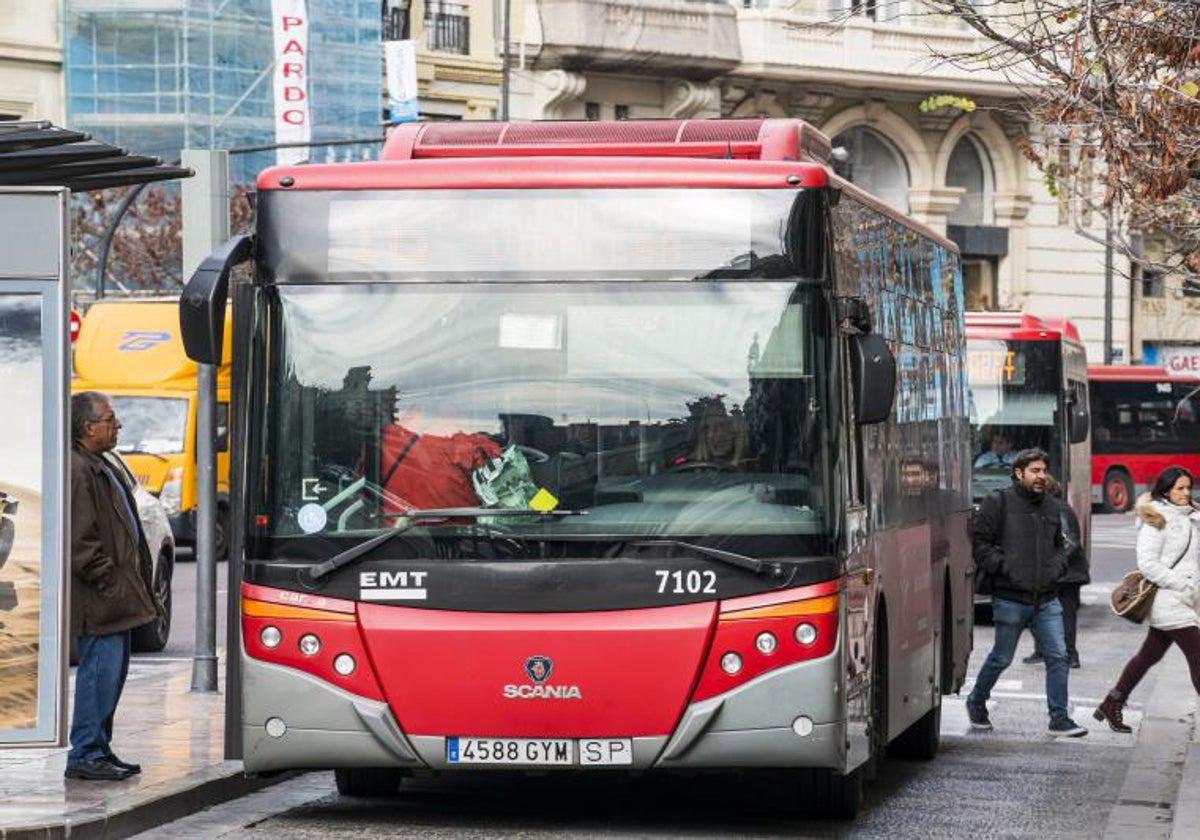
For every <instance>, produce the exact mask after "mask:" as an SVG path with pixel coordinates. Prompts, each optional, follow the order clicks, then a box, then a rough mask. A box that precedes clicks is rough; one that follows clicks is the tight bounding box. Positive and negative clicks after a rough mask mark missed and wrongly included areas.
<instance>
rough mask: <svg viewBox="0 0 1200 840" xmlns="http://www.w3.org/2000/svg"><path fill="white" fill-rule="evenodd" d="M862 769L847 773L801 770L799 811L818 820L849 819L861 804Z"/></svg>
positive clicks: (852, 817) (810, 769)
mask: <svg viewBox="0 0 1200 840" xmlns="http://www.w3.org/2000/svg"><path fill="white" fill-rule="evenodd" d="M862 789H863V769H862V768H861V767H859V768H858V769H856V770H854V771H852V772H850V773H846V774H845V775H843V774H841V773H835V772H833V771H832V770H820V769H817V768H806V769H804V770H801V771H800V810H801V811H802V812H803V813H804V815H805V816H808V817H815V818H817V819H831V820H852V819H854V818H855V817H857V816H858V810H859V808H861V807H862Z"/></svg>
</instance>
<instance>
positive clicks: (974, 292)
mask: <svg viewBox="0 0 1200 840" xmlns="http://www.w3.org/2000/svg"><path fill="white" fill-rule="evenodd" d="M962 274H963V298H964V299H965V304H966V308H967V311H968V312H987V311H989V310H994V309H997V308H999V307H998V306H997V301H996V298H997V294H996V264H995V263H994V262H993V261H992V260H987V259H983V260H980V259H964V260H963V262H962Z"/></svg>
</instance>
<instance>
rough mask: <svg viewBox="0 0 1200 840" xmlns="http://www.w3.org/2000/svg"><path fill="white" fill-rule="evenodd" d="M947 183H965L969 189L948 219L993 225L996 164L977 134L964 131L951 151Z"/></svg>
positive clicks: (971, 223)
mask: <svg viewBox="0 0 1200 840" xmlns="http://www.w3.org/2000/svg"><path fill="white" fill-rule="evenodd" d="M946 186H948V187H963V188H964V189H965V190H966V192H965V193H963V197H962V199H961V200H960V201H959V202H958V207H956V208H955V210H954V212H953V213H951V214H950V216H949V218H948V219H947V221H948V222H949V223H950V224H952V225H989V224H991V223H992V221H993V219H994V217H995V214H994V212H993V208H992V190H993V180H992V164H991V160H990V159H989V158H988V154H987V152H986V151H985V150H984V148H983V146H982V145H980V144H979V142H978V141H976V140H975V138H973V137H971V136H970V135H969V134H968V135H964V136H963V138H962V139H961V140H959V141H958V143H956V144H955V146H954V151H952V152H951V153H950V162H949V163H948V164H947V166H946Z"/></svg>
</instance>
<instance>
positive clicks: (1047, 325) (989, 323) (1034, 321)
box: [965, 312, 1082, 344]
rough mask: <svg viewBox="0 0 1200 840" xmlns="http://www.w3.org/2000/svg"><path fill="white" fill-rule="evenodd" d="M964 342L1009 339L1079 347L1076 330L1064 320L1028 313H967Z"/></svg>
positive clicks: (1067, 320) (1070, 323)
mask: <svg viewBox="0 0 1200 840" xmlns="http://www.w3.org/2000/svg"><path fill="white" fill-rule="evenodd" d="M965 319H966V326H967V338H969V339H970V338H1010V339H1014V340H1016V341H1058V340H1059V339H1062V340H1065V341H1068V342H1070V343H1072V344H1081V343H1082V342H1080V340H1079V330H1077V329H1076V328H1075V325H1074V324H1073V323H1072V322H1071V321H1070V319H1067V318H1043V317H1041V316H1038V315H1034V314H1032V313H1029V312H967V313H965Z"/></svg>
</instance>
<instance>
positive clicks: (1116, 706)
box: [1092, 688, 1133, 733]
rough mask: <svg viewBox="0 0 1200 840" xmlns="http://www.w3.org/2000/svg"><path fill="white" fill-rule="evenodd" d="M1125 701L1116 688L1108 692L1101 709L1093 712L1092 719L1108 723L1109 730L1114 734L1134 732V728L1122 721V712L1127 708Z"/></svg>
mask: <svg viewBox="0 0 1200 840" xmlns="http://www.w3.org/2000/svg"><path fill="white" fill-rule="evenodd" d="M1125 699H1126V698H1125V695H1124V694H1122V693H1121V692H1119V691H1117V690H1116V689H1115V688H1114V689H1113V690H1112V691H1110V692H1108V696H1106V697H1105V698H1104V700H1103V702H1101V703H1100V706H1099V708H1097V709H1096V711H1094V712H1092V717H1094V718H1095V719H1096V720H1103V721H1106V722H1107V723H1108V728H1109V729H1111V730H1112V731H1113V732H1123V733H1129V732H1132V731H1133V727H1131V726H1126V724H1125V721H1124V720H1122V719H1121V710H1122V709H1124V708H1125Z"/></svg>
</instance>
